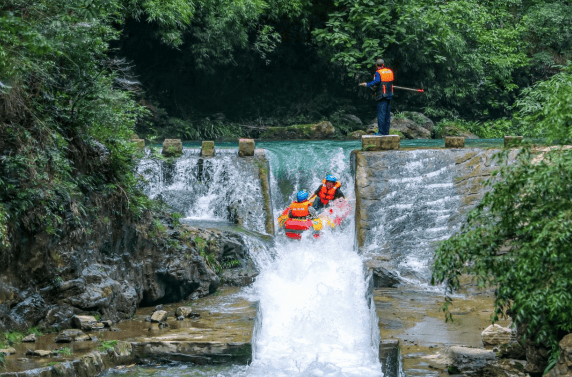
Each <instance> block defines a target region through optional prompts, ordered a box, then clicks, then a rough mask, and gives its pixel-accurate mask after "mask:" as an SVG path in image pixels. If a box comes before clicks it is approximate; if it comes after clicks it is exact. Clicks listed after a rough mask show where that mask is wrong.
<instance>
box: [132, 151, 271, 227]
mask: <svg viewBox="0 0 572 377" xmlns="http://www.w3.org/2000/svg"><path fill="white" fill-rule="evenodd" d="M237 153H238V152H237V149H236V148H228V149H222V148H221V149H218V150H217V154H216V156H215V157H213V158H204V159H203V158H201V157H200V149H198V148H184V149H183V156H181V157H180V158H178V159H176V160H174V161H168V160H164V159H160V158H157V157H156V155H154V154H152V153H150V152H149V151H147V156H146V158H144V159H143V160H142V161H141V163H140V164H139V167H138V172H139V174H141V175H142V176H143V177H144V178H145V180H146V181H147V184H146V186H145V188H144V189H145V193H146V194H147V195H148V196H149V197H151V198H154V199H161V200H163V201H165V202H166V203H167V204H168V205H169V206H170V207H171V208H173V209H174V210H176V211H177V212H180V213H182V214H183V215H184V216H185V217H186V219H187V220H188V221H197V222H199V223H200V222H205V221H206V222H213V221H214V222H228V221H230V222H232V221H234V220H235V217H236V216H237V215H240V216H241V218H242V220H243V223H242V225H244V227H245V228H247V229H251V230H254V231H257V232H265V226H264V219H265V216H264V212H263V201H264V199H263V195H262V189H261V186H260V182H259V180H258V174H257V172H255V171H252V170H253V169H252V167H253V166H251V165H246V164H243V163H241V160H240V159H239V157H237Z"/></svg>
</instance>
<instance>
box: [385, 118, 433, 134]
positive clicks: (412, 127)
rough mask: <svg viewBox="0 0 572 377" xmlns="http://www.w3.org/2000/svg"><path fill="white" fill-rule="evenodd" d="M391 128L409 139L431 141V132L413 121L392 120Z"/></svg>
mask: <svg viewBox="0 0 572 377" xmlns="http://www.w3.org/2000/svg"><path fill="white" fill-rule="evenodd" d="M390 128H391V129H394V130H397V131H399V132H401V133H402V134H403V135H404V136H405V137H406V138H407V139H431V131H429V130H427V129H426V128H423V127H421V126H418V125H417V124H416V123H415V122H414V121H412V120H411V119H398V118H392V119H391V124H390Z"/></svg>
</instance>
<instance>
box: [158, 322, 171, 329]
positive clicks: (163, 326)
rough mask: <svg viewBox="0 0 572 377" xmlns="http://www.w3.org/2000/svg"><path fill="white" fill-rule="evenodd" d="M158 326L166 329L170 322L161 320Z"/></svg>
mask: <svg viewBox="0 0 572 377" xmlns="http://www.w3.org/2000/svg"><path fill="white" fill-rule="evenodd" d="M158 326H159V328H160V329H166V328H168V327H169V324H168V323H165V322H159V325H158Z"/></svg>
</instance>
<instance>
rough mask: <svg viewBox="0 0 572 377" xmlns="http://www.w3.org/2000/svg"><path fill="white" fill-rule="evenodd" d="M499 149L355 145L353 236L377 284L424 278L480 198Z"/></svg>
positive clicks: (422, 280)
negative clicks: (357, 147)
mask: <svg viewBox="0 0 572 377" xmlns="http://www.w3.org/2000/svg"><path fill="white" fill-rule="evenodd" d="M498 151H499V150H498V149H478V148H464V149H441V148H439V149H418V150H389V151H379V152H367V151H353V152H352V155H351V158H352V166H353V169H354V173H355V195H356V222H355V226H356V239H357V245H358V248H359V250H360V252H361V253H362V254H364V255H367V257H368V258H370V262H369V264H370V266H372V267H374V270H375V271H376V273H377V275H378V279H376V280H377V281H376V285H378V286H392V285H395V284H398V283H403V282H407V281H410V280H411V281H412V282H415V283H419V282H422V283H423V282H427V281H428V280H429V279H430V265H431V263H432V259H433V255H434V252H435V249H436V247H437V245H438V242H439V241H441V240H444V239H447V238H449V237H450V236H452V235H453V234H454V233H455V232H457V231H458V230H459V229H460V227H461V224H462V221H463V219H464V218H465V216H466V215H467V213H468V211H469V210H470V209H471V208H472V207H473V206H474V205H476V204H477V203H478V201H479V200H480V199H481V198H482V197H483V195H484V193H485V191H486V188H485V186H484V182H485V181H486V180H487V178H489V177H490V174H491V172H492V171H493V170H494V169H495V168H496V166H495V165H496V162H495V160H494V158H493V155H494V154H495V153H497V152H498Z"/></svg>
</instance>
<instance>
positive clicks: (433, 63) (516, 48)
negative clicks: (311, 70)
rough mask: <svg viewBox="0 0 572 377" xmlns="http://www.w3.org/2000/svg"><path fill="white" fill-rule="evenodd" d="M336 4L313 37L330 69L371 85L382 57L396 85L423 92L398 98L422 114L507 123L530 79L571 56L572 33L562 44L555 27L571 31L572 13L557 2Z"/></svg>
mask: <svg viewBox="0 0 572 377" xmlns="http://www.w3.org/2000/svg"><path fill="white" fill-rule="evenodd" d="M334 4H335V7H336V9H335V10H334V11H331V12H329V14H328V19H327V21H326V22H325V25H324V27H322V28H317V29H315V30H314V32H313V33H314V36H315V37H316V39H317V41H318V42H319V43H320V44H321V46H322V47H323V49H324V50H325V51H326V52H327V53H328V56H330V57H331V60H332V62H333V63H337V64H341V65H343V66H344V67H346V69H347V71H348V73H349V75H350V76H354V77H356V78H358V77H359V78H360V79H361V80H364V79H366V80H367V81H370V80H371V76H370V75H371V74H370V73H368V74H366V72H367V71H369V72H371V70H372V69H373V68H374V67H373V65H374V61H375V58H377V57H383V58H384V59H385V61H386V65H388V66H390V67H392V68H393V69H394V71H395V72H396V83H397V84H398V85H403V86H418V85H419V86H420V85H421V83H423V85H424V87H425V94H423V95H418V94H411V93H404V92H399V91H398V92H396V99H398V100H399V101H400V102H401V103H402V104H403V103H406V104H407V105H408V107H409V106H417V107H423V108H424V109H425V111H424V112H425V113H426V114H427V115H429V116H431V117H435V116H436V117H447V118H456V117H458V116H459V115H461V116H462V117H463V118H472V119H479V120H486V119H490V118H491V117H503V116H505V117H506V116H509V115H510V108H511V106H512V103H513V101H514V99H515V97H516V95H517V94H518V91H517V90H518V89H519V88H520V87H525V86H527V85H529V81H528V73H529V72H530V71H531V70H532V71H535V70H537V71H542V70H546V68H549V67H551V66H553V65H554V63H555V62H556V63H558V62H562V61H565V60H566V59H569V58H570V56H571V53H572V50H571V44H570V38H567V36H569V35H570V30H569V29H567V30H565V31H563V37H560V36H558V35H559V33H560V32H561V30H562V29H561V28H560V26H559V25H560V24H558V23H555V21H562V22H564V26H563V28H564V29H565V28H566V26H565V25H567V24H568V23H569V22H570V19H571V18H570V15H572V7H571V6H570V5H569V4H566V3H562V2H558V1H555V2H551V4H550V5H546V4H545V3H544V2H542V3H537V2H534V1H533V2H527V1H521V0H516V1H510V2H493V1H490V2H482V1H476V0H455V1H446V2H445V1H429V0H416V1H396V2H392V3H380V2H368V1H355V0H338V1H335V2H334ZM566 17H567V18H566ZM564 18H566V21H563V20H564ZM553 22H554V23H553ZM535 53H536V55H534V58H533V59H530V58H529V56H530V55H533V54H535ZM527 54H528V55H527ZM538 54H544V55H543V56H545V59H541V58H540V55H538ZM547 56H548V57H547ZM533 64H534V65H533ZM558 64H561V63H558ZM539 78H543V77H542V76H537V78H536V79H539Z"/></svg>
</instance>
